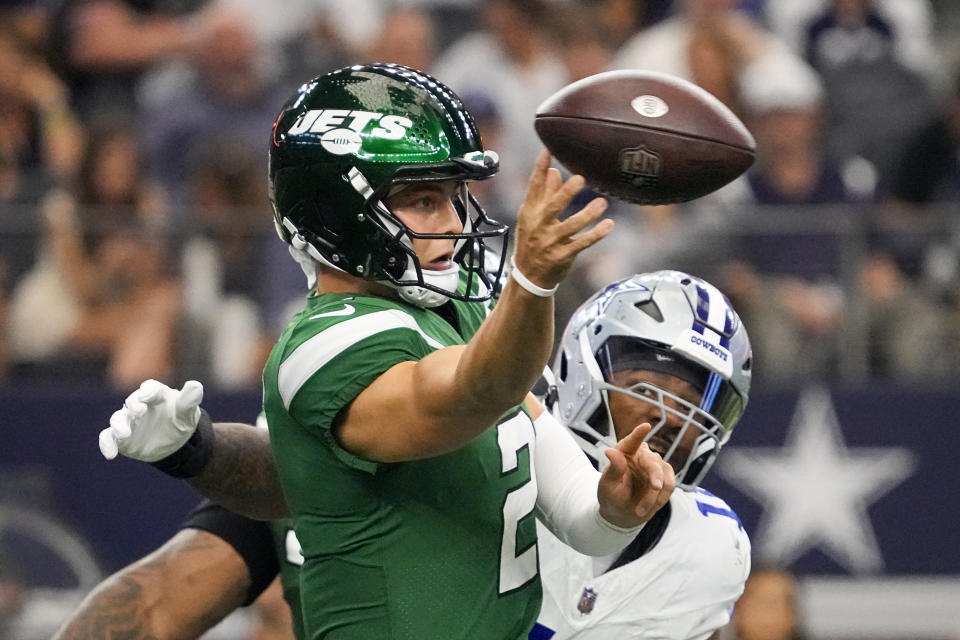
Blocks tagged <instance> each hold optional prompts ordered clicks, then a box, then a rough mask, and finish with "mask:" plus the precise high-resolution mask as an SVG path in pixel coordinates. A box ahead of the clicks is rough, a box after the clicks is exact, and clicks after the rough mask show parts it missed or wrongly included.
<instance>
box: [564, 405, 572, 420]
mask: <svg viewBox="0 0 960 640" xmlns="http://www.w3.org/2000/svg"><path fill="white" fill-rule="evenodd" d="M572 415H573V405H572V404H568V405H567V406H566V407H564V409H563V417H564V418H567V419H569V418H570V416H572Z"/></svg>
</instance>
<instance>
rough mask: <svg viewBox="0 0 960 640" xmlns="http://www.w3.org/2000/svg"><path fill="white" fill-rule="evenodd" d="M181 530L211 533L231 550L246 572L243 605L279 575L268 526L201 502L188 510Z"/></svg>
mask: <svg viewBox="0 0 960 640" xmlns="http://www.w3.org/2000/svg"><path fill="white" fill-rule="evenodd" d="M180 528H181V529H200V530H201V531H206V532H207V533H212V534H213V535H215V536H217V537H218V538H220V539H222V540H223V541H224V542H226V543H227V544H229V545H230V546H231V547H233V548H234V549H235V550H236V551H237V553H239V554H240V557H241V558H243V561H244V562H245V563H246V565H247V570H248V571H249V572H250V590H249V591H248V592H247V598H246V600H245V601H244V603H243V606H247V605H249V604H250V603H251V602H253V601H254V600H256V599H257V597H259V595H260V594H261V593H263V591H264V589H266V588H267V587H268V586H270V583H271V582H273V579H274V578H276V577H277V574H278V573H279V572H280V564H279V562H278V561H277V553H276V549H275V547H274V544H273V535H272V534H271V532H270V525H269V524H267V523H266V522H262V521H259V520H251V519H250V518H244V517H243V516H240V515H237V514H235V513H233V512H232V511H228V510H227V509H224V508H223V507H221V506H220V505H217V504H214V503H212V502H210V501H209V500H204V501H203V502H201V503H200V504H198V505H197V506H196V507H194V509H193V511H191V512H190V513H189V514H188V515H187V517H186V519H185V520H184V521H183V524H182V525H181V526H180Z"/></svg>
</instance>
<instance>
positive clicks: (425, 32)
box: [367, 7, 437, 69]
mask: <svg viewBox="0 0 960 640" xmlns="http://www.w3.org/2000/svg"><path fill="white" fill-rule="evenodd" d="M372 43H373V44H372V46H371V47H370V51H369V55H368V56H367V57H368V58H369V59H370V60H381V61H383V62H395V63H397V64H403V65H407V66H408V67H413V68H414V69H431V68H433V62H434V58H435V56H436V49H437V40H436V34H435V32H434V28H433V21H432V19H431V17H430V14H429V13H427V12H426V11H424V10H422V9H416V8H413V7H407V8H400V9H394V10H393V11H391V12H389V13H388V14H387V15H386V16H385V17H384V19H383V27H382V28H381V29H380V34H379V35H378V36H377V37H375V38H374V39H373V40H372Z"/></svg>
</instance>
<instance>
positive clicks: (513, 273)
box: [510, 256, 560, 298]
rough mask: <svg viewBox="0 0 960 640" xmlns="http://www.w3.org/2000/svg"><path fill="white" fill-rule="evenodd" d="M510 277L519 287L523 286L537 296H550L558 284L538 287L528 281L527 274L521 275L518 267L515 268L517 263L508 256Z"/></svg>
mask: <svg viewBox="0 0 960 640" xmlns="http://www.w3.org/2000/svg"><path fill="white" fill-rule="evenodd" d="M510 277H511V278H513V279H514V280H516V282H517V284H518V285H520V286H521V287H523V288H524V289H526V290H527V291H529V292H530V293H532V294H533V295H535V296H537V297H538V298H550V297H552V296H553V294H555V293H556V292H557V287H559V286H560V285H559V284H555V285H553V287H552V288H550V289H544V288H543V287H539V286H537V285H535V284H533V283H532V282H530V279H529V278H527V276H525V275H523V273H521V271H520V269H518V268H517V263H516V261H515V260H514V259H513V256H510Z"/></svg>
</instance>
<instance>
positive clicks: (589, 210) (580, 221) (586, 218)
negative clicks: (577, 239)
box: [557, 198, 609, 236]
mask: <svg viewBox="0 0 960 640" xmlns="http://www.w3.org/2000/svg"><path fill="white" fill-rule="evenodd" d="M608 206H609V203H608V202H607V199H606V198H594V199H593V200H591V201H590V202H588V203H587V205H586V206H585V207H584V208H583V209H580V211H577V212H576V213H574V214H573V215H571V216H570V217H568V218H567V219H566V220H563V221H562V222H559V223H558V224H557V232H558V233H560V234H562V235H566V236H572V235H575V234H577V233H579V232H581V231H583V230H584V229H586V228H587V227H588V226H589V225H590V223H592V222H593V221H595V220H596V219H597V218H599V217H600V216H602V215H603V212H604V211H606V210H607V207H608Z"/></svg>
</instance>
